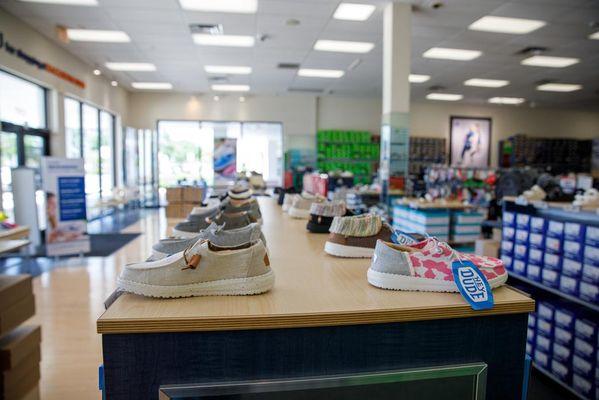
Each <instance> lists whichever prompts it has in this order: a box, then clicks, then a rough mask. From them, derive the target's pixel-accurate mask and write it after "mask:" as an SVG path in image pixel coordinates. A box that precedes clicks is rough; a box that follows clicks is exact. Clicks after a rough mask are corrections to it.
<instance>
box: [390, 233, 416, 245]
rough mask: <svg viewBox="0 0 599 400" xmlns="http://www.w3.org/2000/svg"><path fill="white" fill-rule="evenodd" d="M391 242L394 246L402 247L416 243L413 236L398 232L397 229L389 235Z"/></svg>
mask: <svg viewBox="0 0 599 400" xmlns="http://www.w3.org/2000/svg"><path fill="white" fill-rule="evenodd" d="M391 241H392V242H393V243H395V244H402V245H410V244H414V243H416V242H417V240H416V239H415V238H414V236H412V235H410V234H409V233H406V232H403V231H400V230H399V229H396V230H394V231H393V233H392V234H391Z"/></svg>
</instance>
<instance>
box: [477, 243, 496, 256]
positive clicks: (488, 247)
mask: <svg viewBox="0 0 599 400" xmlns="http://www.w3.org/2000/svg"><path fill="white" fill-rule="evenodd" d="M499 245H500V242H499V241H498V240H493V239H477V240H476V243H475V245H474V254H476V255H479V256H487V257H499Z"/></svg>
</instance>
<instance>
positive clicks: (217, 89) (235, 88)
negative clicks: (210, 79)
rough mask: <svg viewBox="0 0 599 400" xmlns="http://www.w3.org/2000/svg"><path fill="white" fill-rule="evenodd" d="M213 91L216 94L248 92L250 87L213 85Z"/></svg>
mask: <svg viewBox="0 0 599 400" xmlns="http://www.w3.org/2000/svg"><path fill="white" fill-rule="evenodd" d="M212 90H214V91H215V92H248V91H249V90H250V87H249V86H248V85H212Z"/></svg>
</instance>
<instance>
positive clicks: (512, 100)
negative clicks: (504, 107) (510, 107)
mask: <svg viewBox="0 0 599 400" xmlns="http://www.w3.org/2000/svg"><path fill="white" fill-rule="evenodd" d="M525 101H526V100H525V99H523V98H522V97H491V98H490V99H489V103H493V104H514V105H515V104H522V103H524V102H525Z"/></svg>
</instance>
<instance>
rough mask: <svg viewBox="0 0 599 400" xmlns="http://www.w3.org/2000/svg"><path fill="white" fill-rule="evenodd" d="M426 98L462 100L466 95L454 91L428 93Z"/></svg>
mask: <svg viewBox="0 0 599 400" xmlns="http://www.w3.org/2000/svg"><path fill="white" fill-rule="evenodd" d="M426 98H427V99H429V100H441V101H458V100H462V99H463V98H464V96H462V95H461V94H453V93H429V94H427V95H426Z"/></svg>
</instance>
